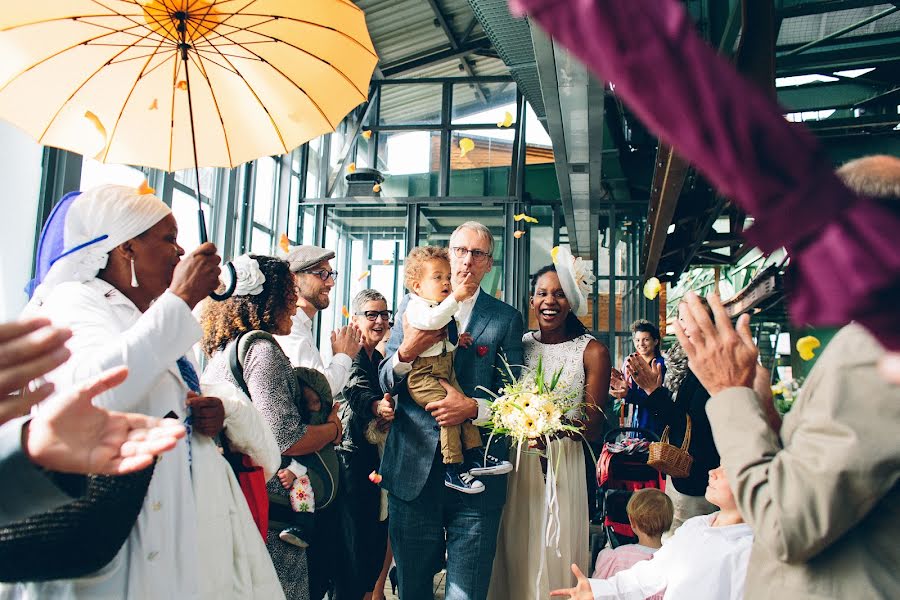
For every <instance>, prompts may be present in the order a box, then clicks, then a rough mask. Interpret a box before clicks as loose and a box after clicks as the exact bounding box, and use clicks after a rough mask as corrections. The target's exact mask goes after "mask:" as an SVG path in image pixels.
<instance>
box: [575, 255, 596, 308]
mask: <svg viewBox="0 0 900 600" xmlns="http://www.w3.org/2000/svg"><path fill="white" fill-rule="evenodd" d="M572 273H573V274H574V275H575V282H576V283H577V284H578V289H579V291H580V292H581V295H582V296H584V297H585V298H587V297H588V296H589V295H590V293H591V291H592V289H593V288H592V286H593V285H594V281H595V280H596V277H594V274H593V273H591V270H590V269H589V268H588V265H587V264H585V262H584V261H583V260H582V259H581V257H580V256H579V257H578V258H576V259H575V261H574V264H573V265H572Z"/></svg>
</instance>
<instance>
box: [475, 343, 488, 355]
mask: <svg viewBox="0 0 900 600" xmlns="http://www.w3.org/2000/svg"><path fill="white" fill-rule="evenodd" d="M487 353H488V347H487V346H485V345H484V344H481V345H479V346H477V347H476V348H475V354H477V355H478V358H484V355H485V354H487Z"/></svg>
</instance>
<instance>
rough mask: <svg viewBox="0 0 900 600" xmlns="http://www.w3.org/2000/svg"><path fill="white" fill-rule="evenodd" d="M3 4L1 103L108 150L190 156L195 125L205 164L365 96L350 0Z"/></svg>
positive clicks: (323, 123) (326, 118)
mask: <svg viewBox="0 0 900 600" xmlns="http://www.w3.org/2000/svg"><path fill="white" fill-rule="evenodd" d="M3 4H4V6H3V10H2V11H0V56H3V60H2V61H0V116H2V117H3V118H5V119H7V120H8V121H10V122H12V123H13V124H15V125H17V126H18V127H20V128H22V129H24V130H25V131H26V132H28V133H29V134H30V135H31V136H32V137H34V138H35V139H36V140H37V141H38V143H40V144H43V145H47V146H55V147H58V148H64V149H67V150H72V151H74V152H78V153H79V154H83V155H85V156H90V157H95V158H97V159H98V160H100V161H103V162H111V163H118V164H129V165H141V166H147V167H154V168H158V169H163V170H165V171H176V170H179V169H185V168H189V167H194V166H195V163H194V155H193V151H194V150H193V144H192V139H191V129H192V127H191V126H192V125H193V128H194V129H195V130H196V150H197V162H198V163H199V165H200V166H208V167H234V166H236V165H239V164H241V163H244V162H247V161H249V160H253V159H256V158H259V157H260V156H266V155H275V154H284V153H287V152H290V151H291V150H293V149H294V148H296V147H297V146H299V145H300V144H302V143H304V142H306V141H308V140H310V139H312V138H314V137H316V136H318V135H321V134H323V133H326V132H330V131H334V128H335V126H336V125H337V124H338V123H340V122H341V120H342V119H343V118H344V117H345V116H346V115H347V113H348V112H349V111H350V110H352V109H353V108H354V107H355V106H357V105H359V104H360V103H361V102H363V101H365V100H366V97H367V92H368V84H369V80H370V79H371V76H372V71H373V70H374V68H375V64H376V62H377V61H378V57H377V56H376V54H375V50H374V48H373V46H372V41H371V39H370V38H369V34H368V31H367V29H366V22H365V16H364V14H363V12H362V11H361V10H359V8H357V7H356V6H355V5H354V4H353V3H351V2H349V0H316V1H315V2H313V1H311V0H219V1H215V0H212V1H207V0H152V1H146V2H137V1H127V0H104V1H102V2H100V1H97V0H40V1H35V2H4V3H3ZM188 83H190V85H188ZM189 96H190V104H189V103H188V97H189ZM192 111H193V118H191V112H192Z"/></svg>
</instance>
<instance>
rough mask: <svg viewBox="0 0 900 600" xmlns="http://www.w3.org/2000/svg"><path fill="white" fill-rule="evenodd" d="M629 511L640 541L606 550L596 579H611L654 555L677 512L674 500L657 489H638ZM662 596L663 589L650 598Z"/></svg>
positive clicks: (658, 598) (601, 555)
mask: <svg viewBox="0 0 900 600" xmlns="http://www.w3.org/2000/svg"><path fill="white" fill-rule="evenodd" d="M625 510H626V511H627V513H628V522H629V523H631V529H632V530H633V531H634V534H635V535H636V536H637V538H638V542H637V544H624V545H622V546H619V547H618V548H605V549H604V550H602V551H601V552H600V554H598V555H597V562H596V564H595V565H594V574H593V575H592V576H591V577H593V578H594V579H607V578H609V577H612V576H613V575H615V574H616V573H618V572H619V571H624V570H625V569H629V568H631V567H632V566H634V565H635V564H636V563H639V562H641V561H642V560H650V559H651V558H653V554H654V553H655V552H656V551H657V550H659V549H660V548H661V547H662V535H663V534H664V533H665V532H667V531H668V530H669V528H670V527H671V526H672V519H673V518H674V512H675V511H674V507H673V506H672V500H671V499H670V498H669V497H668V496H666V495H665V494H664V493H663V492H661V491H660V490H658V489H656V488H645V489H642V490H637V491H635V492H634V494H632V495H631V498H630V499H629V500H628V504H627V505H626V507H625ZM662 597H663V595H662V592H660V593H657V594H654V595H652V596H649V597H648V598H649V599H651V600H661V599H662Z"/></svg>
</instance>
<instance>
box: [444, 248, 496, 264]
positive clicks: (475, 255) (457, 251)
mask: <svg viewBox="0 0 900 600" xmlns="http://www.w3.org/2000/svg"><path fill="white" fill-rule="evenodd" d="M450 250H451V251H452V252H453V254H454V255H455V256H456V258H465V257H466V254H471V255H472V260H474V261H475V262H484V261H485V260H487V259H488V257H489V256H490V253H489V252H484V251H483V250H474V249H470V248H466V247H465V246H451V247H450Z"/></svg>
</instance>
